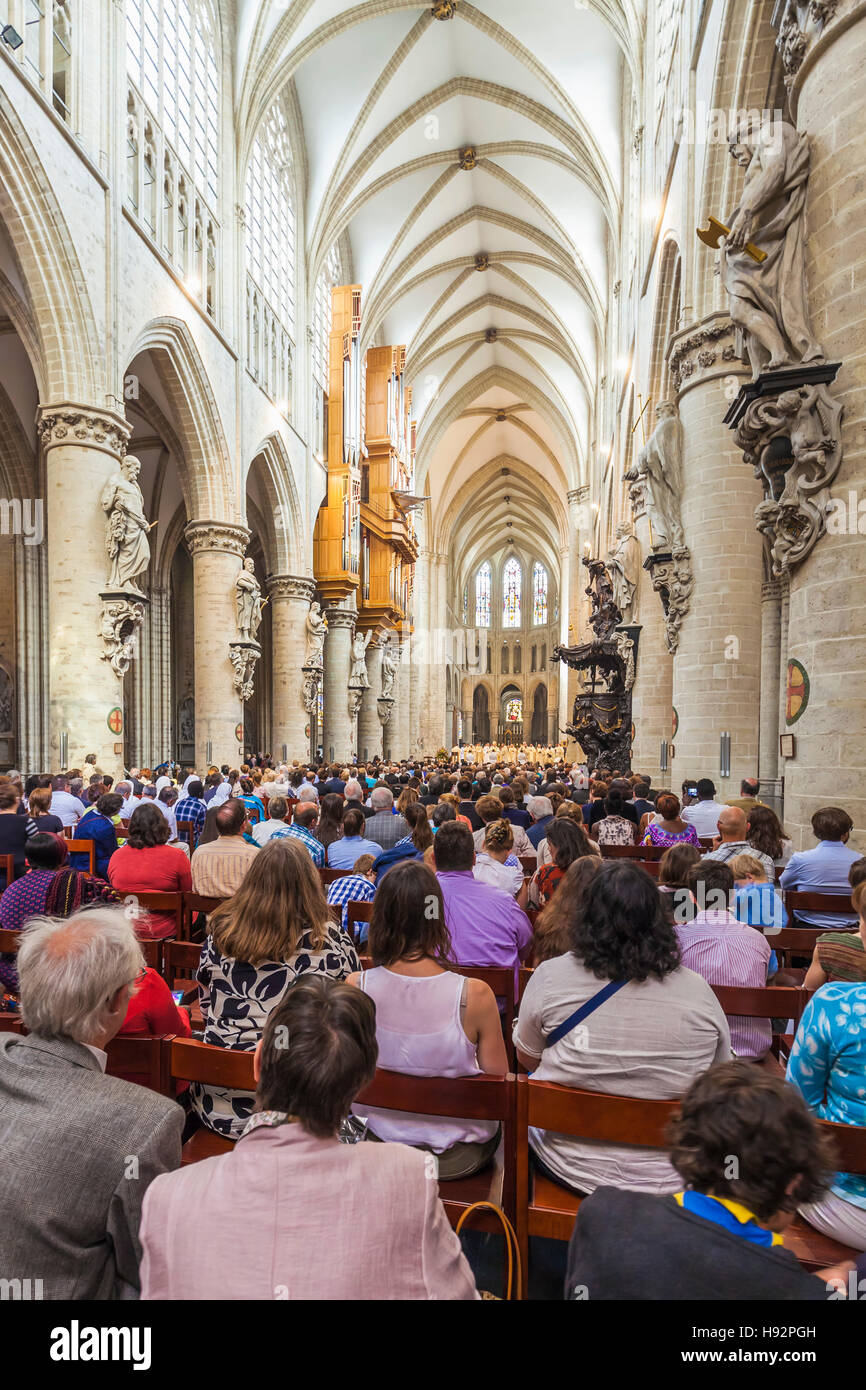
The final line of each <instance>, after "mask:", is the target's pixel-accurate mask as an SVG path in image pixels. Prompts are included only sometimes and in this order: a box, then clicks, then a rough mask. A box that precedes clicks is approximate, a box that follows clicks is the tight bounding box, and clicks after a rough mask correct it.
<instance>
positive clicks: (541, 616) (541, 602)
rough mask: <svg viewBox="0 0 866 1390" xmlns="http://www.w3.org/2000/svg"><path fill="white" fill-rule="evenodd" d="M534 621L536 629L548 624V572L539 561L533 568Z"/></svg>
mask: <svg viewBox="0 0 866 1390" xmlns="http://www.w3.org/2000/svg"><path fill="white" fill-rule="evenodd" d="M532 621H533V623H534V624H535V625H536V627H538V626H540V625H541V624H543V623H546V622H547V570H546V569H545V568H544V565H540V564H539V563H538V562H537V561H536V563H535V564H534V565H533V566H532Z"/></svg>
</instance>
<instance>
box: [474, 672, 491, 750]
mask: <svg viewBox="0 0 866 1390" xmlns="http://www.w3.org/2000/svg"><path fill="white" fill-rule="evenodd" d="M472 738H473V740H474V741H475V743H489V742H490V704H489V701H488V697H487V686H486V685H476V687H475V693H474V694H473V696H472Z"/></svg>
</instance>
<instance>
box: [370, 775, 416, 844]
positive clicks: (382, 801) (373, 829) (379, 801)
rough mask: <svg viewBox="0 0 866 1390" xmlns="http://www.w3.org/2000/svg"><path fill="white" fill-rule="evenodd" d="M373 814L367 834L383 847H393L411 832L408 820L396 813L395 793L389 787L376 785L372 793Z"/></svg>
mask: <svg viewBox="0 0 866 1390" xmlns="http://www.w3.org/2000/svg"><path fill="white" fill-rule="evenodd" d="M370 806H371V807H372V810H373V814H372V816H370V818H369V820H368V821H367V825H366V828H365V831H364V833H365V835H366V837H367V839H368V840H375V842H376V844H377V845H381V846H382V848H383V849H393V848H394V846H395V845H396V843H397V841H398V840H402V839H403V838H404V837H405V836H406V835H408V834H409V825H408V822H407V821H406V820H405V819H404V817H403V816H398V815H395V814H394V793H393V792H392V791H389V790H388V788H387V787H374V788H373V790H372V792H371V793H370Z"/></svg>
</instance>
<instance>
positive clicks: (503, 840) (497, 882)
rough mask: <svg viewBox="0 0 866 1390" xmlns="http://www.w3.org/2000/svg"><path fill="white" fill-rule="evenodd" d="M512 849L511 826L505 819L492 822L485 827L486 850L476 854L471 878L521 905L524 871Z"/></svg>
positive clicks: (512, 833) (512, 835)
mask: <svg viewBox="0 0 866 1390" xmlns="http://www.w3.org/2000/svg"><path fill="white" fill-rule="evenodd" d="M513 848H514V831H513V830H512V828H511V822H510V821H507V820H505V818H504V817H503V819H502V820H494V821H491V822H490V823H489V825H486V826H485V827H484V848H483V849H482V850H481V851H480V852H478V853H477V856H476V859H475V866H474V868H473V870H472V874H473V877H475V878H477V879H478V880H479V882H481V883H489V884H491V886H492V887H493V888H501V889H502V890H503V892H505V893H510V895H511V897H512V898H517V899H518V902H520V899H519V897H518V894H520V893H524V883H523V870H522V868H521V867H520V860H519V859H518V858H517V856H516V855H515V854H512V852H511V851H512V850H513ZM524 897H525V893H524ZM520 905H521V907H522V906H523V903H521V904H520Z"/></svg>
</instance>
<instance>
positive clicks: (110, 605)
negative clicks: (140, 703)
mask: <svg viewBox="0 0 866 1390" xmlns="http://www.w3.org/2000/svg"><path fill="white" fill-rule="evenodd" d="M99 597H100V598H101V600H102V621H101V624H100V632H101V635H102V643H103V647H104V651H103V652H101V653H100V655H101V656H102V660H103V661H107V662H108V664H109V666H110V667H111V669H112V671H113V672H114V674H115V675H116V676H117V678H118V680H122V679H123V677H124V676H125V675H126V673H127V671H128V670H129V667H130V663H131V662H132V659H133V657H134V656H135V648H136V638H137V636H138V631H139V628H140V627H141V625H142V623H143V622H144V618H145V614H146V612H147V604H148V600H147V599H146V598H145V597H144V596H143V595H141V594H127V593H123V592H120V591H116V590H108V591H107V592H106V593H102V594H100V595H99Z"/></svg>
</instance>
